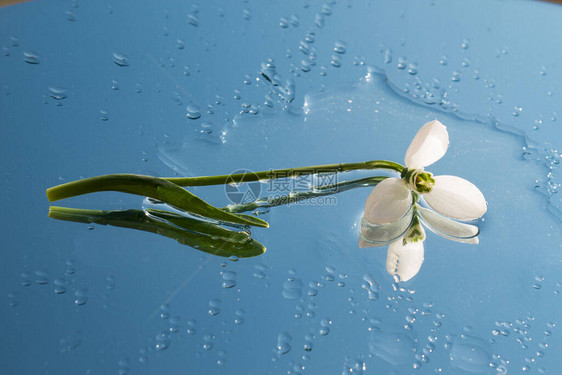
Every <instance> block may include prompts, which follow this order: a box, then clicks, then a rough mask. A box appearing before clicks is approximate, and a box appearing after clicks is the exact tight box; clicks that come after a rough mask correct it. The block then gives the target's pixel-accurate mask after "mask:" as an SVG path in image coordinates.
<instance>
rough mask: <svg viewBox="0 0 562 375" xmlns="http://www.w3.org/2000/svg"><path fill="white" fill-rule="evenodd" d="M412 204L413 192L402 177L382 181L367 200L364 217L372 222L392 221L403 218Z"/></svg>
mask: <svg viewBox="0 0 562 375" xmlns="http://www.w3.org/2000/svg"><path fill="white" fill-rule="evenodd" d="M411 205H412V193H410V189H408V187H407V186H406V183H405V182H404V181H403V180H402V179H400V178H387V179H386V180H383V181H382V182H380V183H379V184H378V185H377V186H375V188H374V189H373V191H371V194H369V196H368V197H367V201H366V202H365V214H364V217H365V218H367V220H368V221H369V222H370V223H371V224H376V225H381V224H388V223H392V222H394V221H396V220H398V219H400V218H402V217H403V216H404V215H405V214H406V213H407V212H408V210H409V209H410V206H411Z"/></svg>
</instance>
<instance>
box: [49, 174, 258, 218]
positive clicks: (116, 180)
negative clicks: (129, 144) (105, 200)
mask: <svg viewBox="0 0 562 375" xmlns="http://www.w3.org/2000/svg"><path fill="white" fill-rule="evenodd" d="M99 191H118V192H122V193H129V194H135V195H140V196H145V197H150V198H154V199H158V200H160V201H162V202H165V203H168V204H169V205H171V206H173V207H175V208H177V209H180V210H182V211H186V212H191V213H193V214H195V215H199V216H203V217H207V218H209V219H213V220H216V221H219V222H225V223H232V224H239V225H252V226H258V227H265V228H267V227H269V224H268V223H267V222H266V221H264V220H261V219H258V218H256V217H254V216H250V215H242V214H232V213H228V212H225V211H223V210H220V209H218V208H216V207H214V206H212V205H210V204H209V203H207V202H205V201H204V200H203V199H201V198H199V197H197V196H196V195H194V194H192V193H190V192H189V191H187V190H185V189H183V188H181V187H180V186H178V185H176V184H174V183H172V182H169V181H166V180H164V179H161V178H157V177H151V176H142V175H135V174H112V175H104V176H98V177H91V178H85V179H83V180H78V181H73V182H69V183H66V184H62V185H58V186H55V187H52V188H49V189H47V198H48V199H49V201H50V202H53V201H57V200H59V199H64V198H69V197H74V196H77V195H82V194H88V193H94V192H99Z"/></svg>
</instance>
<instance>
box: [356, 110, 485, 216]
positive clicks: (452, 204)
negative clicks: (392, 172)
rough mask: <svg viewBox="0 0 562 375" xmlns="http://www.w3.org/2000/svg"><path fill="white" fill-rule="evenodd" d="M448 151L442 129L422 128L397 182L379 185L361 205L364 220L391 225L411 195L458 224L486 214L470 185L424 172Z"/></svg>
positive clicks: (434, 125) (431, 125) (409, 202)
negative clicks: (414, 195)
mask: <svg viewBox="0 0 562 375" xmlns="http://www.w3.org/2000/svg"><path fill="white" fill-rule="evenodd" d="M448 147H449V134H448V133H447V128H446V127H445V125H443V124H441V123H440V122H439V121H437V120H435V121H431V122H428V123H427V124H425V125H424V126H422V128H421V129H420V130H419V131H418V133H417V134H416V136H415V137H414V139H413V140H412V143H411V144H410V147H408V150H407V151H406V156H405V158H404V161H405V163H406V168H405V169H404V171H403V172H402V175H401V178H388V179H386V180H384V181H382V182H381V183H379V184H378V185H377V186H375V188H374V189H373V191H372V192H371V194H370V195H369V197H368V198H367V202H366V204H365V216H366V218H367V220H368V221H369V222H370V223H372V224H377V225H381V224H388V223H392V222H394V221H396V220H398V219H400V218H401V217H402V216H404V215H405V214H406V212H407V211H408V210H409V209H410V206H411V205H412V192H414V193H417V194H422V195H423V198H424V199H425V201H426V202H427V204H428V205H429V206H430V207H431V208H433V209H434V210H435V211H437V212H439V213H441V214H443V215H445V216H448V217H451V218H453V219H458V220H474V219H477V218H479V217H480V216H482V215H484V213H485V212H486V200H485V199H484V196H483V195H482V193H481V192H480V190H478V188H477V187H476V186H474V185H473V184H472V183H471V182H469V181H467V180H465V179H462V178H460V177H456V176H433V175H432V174H431V173H429V172H425V171H424V168H425V167H427V166H429V165H431V164H433V163H435V162H436V161H437V160H439V159H441V158H442V157H443V155H445V153H446V152H447V148H448Z"/></svg>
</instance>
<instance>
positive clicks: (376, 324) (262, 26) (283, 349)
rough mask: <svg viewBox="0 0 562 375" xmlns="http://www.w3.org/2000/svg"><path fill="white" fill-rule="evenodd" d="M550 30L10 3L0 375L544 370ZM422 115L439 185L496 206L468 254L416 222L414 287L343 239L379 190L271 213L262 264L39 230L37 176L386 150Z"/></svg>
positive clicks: (555, 34)
mask: <svg viewBox="0 0 562 375" xmlns="http://www.w3.org/2000/svg"><path fill="white" fill-rule="evenodd" d="M560 17H562V7H560V6H557V5H553V4H547V3H540V2H488V1H472V2H465V3H460V2H446V1H426V2H416V1H400V2H394V1H392V2H391V1H386V2H384V1H381V2H374V1H337V2H336V1H329V2H326V3H322V2H316V1H258V0H249V1H223V2H220V1H205V2H199V3H197V4H196V3H193V2H180V1H171V2H167V3H166V6H165V7H162V5H161V3H159V2H150V3H143V4H139V3H138V2H132V1H122V2H80V1H73V2H70V1H67V2H49V1H37V2H29V3H24V4H19V5H15V6H11V7H6V8H2V9H0V44H1V46H2V47H4V48H3V53H2V56H0V121H1V124H2V129H3V131H4V136H3V137H2V138H1V140H0V146H1V147H0V163H1V166H2V181H3V186H4V188H3V189H4V192H3V195H2V209H3V213H4V214H3V215H2V217H1V218H0V220H1V228H3V229H2V238H3V239H4V244H3V246H2V259H3V261H2V263H1V264H2V266H1V267H2V272H1V276H0V277H1V280H2V282H1V283H0V289H1V291H0V299H1V300H2V303H1V304H0V306H1V307H0V320H1V321H2V332H3V335H2V340H1V341H0V346H1V347H0V348H1V351H0V352H1V353H2V354H1V355H2V357H1V358H2V360H1V361H0V372H1V373H2V374H61V373H64V374H78V373H86V374H98V373H102V374H106V373H121V374H125V373H134V374H137V373H138V374H161V373H166V374H179V373H181V374H219V373H225V374H340V373H344V374H357V373H359V374H361V373H365V374H372V373H383V374H434V373H447V374H471V373H483V374H519V373H532V374H542V373H546V374H557V373H558V371H559V368H560V365H561V364H562V362H561V359H560V356H559V355H558V353H560V352H561V350H562V336H561V334H560V332H559V327H558V319H559V317H560V311H561V309H562V297H561V296H560V290H561V289H562V277H561V276H560V271H561V268H562V253H561V251H562V233H561V230H560V228H561V218H562V210H561V207H562V205H561V202H562V200H561V198H560V194H559V193H557V190H559V187H560V183H561V178H560V167H559V162H560V151H559V150H560V148H561V147H562V132H561V130H560V118H559V116H560V113H561V111H562V107H561V100H560V95H561V94H562V91H561V86H560V82H562V68H561V67H560V64H559V62H560V59H561V58H562V56H561V50H560V48H558V46H559V35H562V23H560V22H559V20H560ZM537 25H539V27H537ZM283 26H286V27H283ZM311 32H312V33H313V34H311ZM307 36H308V42H307V41H305V39H306V38H307ZM301 42H302V43H301ZM340 42H344V43H340ZM299 46H302V47H303V48H301V49H299ZM342 46H344V47H342ZM334 48H338V49H339V52H340V53H338V52H335V51H334ZM341 52H343V53H341ZM33 54H34V55H35V56H36V57H33ZM122 56H126V57H125V58H123V57H122ZM333 56H336V58H335V59H334V58H333ZM268 59H272V60H273V62H274V64H275V71H276V73H277V76H276V79H277V80H278V81H279V85H276V86H272V85H271V84H270V83H268V82H267V80H265V79H264V77H263V75H262V74H261V73H262V72H265V73H267V74H268V75H269V76H273V68H272V67H269V68H267V67H266V66H265V65H266V64H267V61H268ZM26 60H27V61H26ZM333 60H337V61H333ZM303 61H304V63H303ZM332 61H333V63H332ZM37 62H38V63H37ZM119 64H121V65H119ZM337 65H339V66H337ZM264 69H265V70H266V71H264ZM287 80H289V82H287ZM188 106H191V107H192V108H193V107H195V108H197V107H200V110H199V111H200V112H201V114H202V115H201V117H199V118H197V119H194V120H192V119H189V118H188V117H186V115H187V114H190V115H191V117H197V115H194V114H193V110H192V109H186V107H188ZM190 111H191V113H190ZM436 118H437V119H439V120H440V121H441V122H442V123H444V124H445V125H447V127H448V130H449V134H450V138H451V146H450V148H449V151H448V152H447V155H446V156H445V157H444V158H443V159H442V160H440V161H439V162H438V163H436V164H435V165H434V166H432V167H431V168H430V170H431V172H433V173H435V174H453V175H458V176H461V177H464V178H466V179H468V180H470V181H472V182H473V183H475V184H476V185H477V186H478V187H479V188H480V189H481V190H482V192H483V193H484V195H485V196H486V199H487V201H488V212H487V214H486V215H485V216H484V219H483V220H482V221H481V222H480V227H481V235H480V244H479V245H478V246H474V245H466V244H459V243H453V242H451V241H447V240H445V239H443V238H441V237H438V236H436V235H434V234H433V233H428V236H427V240H426V242H425V262H424V264H423V266H422V269H421V271H420V273H419V274H418V275H417V276H416V277H415V278H413V279H412V280H410V281H408V282H407V283H400V284H396V283H394V281H393V279H392V277H391V276H390V275H388V274H387V272H386V269H385V258H386V249H384V248H383V249H377V248H372V249H362V250H360V249H359V248H358V246H357V241H358V224H359V221H360V217H361V213H362V210H363V205H364V201H365V199H366V197H367V195H368V194H369V190H370V189H369V188H365V189H356V190H352V191H349V192H345V193H341V194H338V195H337V196H336V198H337V200H336V201H335V202H334V201H330V202H324V204H308V205H291V206H283V207H276V208H273V209H272V210H271V211H270V212H269V213H267V214H264V215H263V216H262V217H263V218H265V219H266V220H268V221H269V222H270V224H271V227H270V228H269V229H256V230H254V231H253V236H254V237H255V238H256V239H257V240H259V241H260V242H262V243H263V244H265V245H266V246H267V252H266V254H264V255H263V256H260V257H258V258H252V259H242V260H239V261H231V260H227V259H224V258H218V257H211V256H209V255H207V254H204V253H201V252H198V251H196V250H194V249H192V248H189V247H185V246H182V245H180V244H178V243H176V242H175V241H173V240H170V239H167V238H164V237H159V236H155V235H152V234H148V233H144V232H138V231H130V230H125V229H120V228H111V227H102V226H92V227H89V226H87V225H82V224H74V223H66V222H59V221H54V220H51V219H48V218H47V211H48V206H49V203H48V202H47V199H46V197H45V189H46V188H47V187H50V186H53V185H56V184H59V183H61V182H64V181H71V180H74V179H79V178H81V177H86V176H94V175H98V174H105V173H117V172H131V173H142V174H151V175H157V176H169V175H174V173H176V174H178V175H201V174H217V173H221V174H222V173H230V172H232V171H234V170H237V169H240V168H246V169H251V170H263V169H269V168H281V167H296V166H305V165H312V164H325V163H337V162H354V161H363V160H372V159H389V160H395V161H397V162H402V160H403V155H404V153H405V150H406V148H407V147H408V144H409V142H410V140H411V139H412V137H413V136H414V134H415V133H416V131H417V129H418V128H419V127H420V126H421V125H422V124H424V123H425V122H427V121H430V120H433V119H436ZM203 123H206V124H207V125H205V126H203V127H202V124H203ZM208 129H211V130H212V132H211V133H210V134H208ZM202 130H203V132H202ZM221 135H222V139H221ZM359 175H364V174H352V175H350V176H341V177H342V178H344V177H346V178H347V177H352V176H359ZM264 187H265V186H264ZM193 191H194V192H195V193H197V194H198V195H200V196H202V197H204V198H205V199H206V200H208V201H210V202H212V203H214V204H216V205H218V206H220V205H225V204H228V203H229V201H228V199H227V196H226V195H225V192H224V188H222V187H205V188H196V189H193ZM142 204H143V200H142V198H139V197H131V196H126V195H123V194H118V193H103V194H101V193H100V194H94V195H91V196H83V197H77V198H73V199H70V200H68V201H65V202H61V205H66V206H70V207H81V208H98V209H124V208H140V207H142ZM233 272H234V273H235V274H234V273H233ZM232 279H234V280H235V284H236V285H235V286H233V287H230V288H225V286H231V285H232ZM306 349H310V350H306Z"/></svg>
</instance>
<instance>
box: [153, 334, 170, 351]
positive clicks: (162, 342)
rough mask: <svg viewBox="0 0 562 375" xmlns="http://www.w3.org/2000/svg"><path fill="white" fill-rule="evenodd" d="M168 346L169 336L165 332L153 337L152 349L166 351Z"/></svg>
mask: <svg viewBox="0 0 562 375" xmlns="http://www.w3.org/2000/svg"><path fill="white" fill-rule="evenodd" d="M169 346H170V334H169V333H168V332H166V331H164V332H160V333H159V334H157V335H156V337H155V344H154V348H155V349H156V350H166V349H168V347H169Z"/></svg>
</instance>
